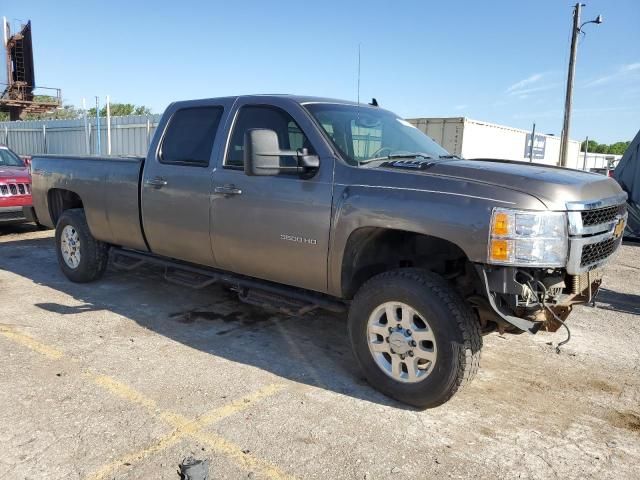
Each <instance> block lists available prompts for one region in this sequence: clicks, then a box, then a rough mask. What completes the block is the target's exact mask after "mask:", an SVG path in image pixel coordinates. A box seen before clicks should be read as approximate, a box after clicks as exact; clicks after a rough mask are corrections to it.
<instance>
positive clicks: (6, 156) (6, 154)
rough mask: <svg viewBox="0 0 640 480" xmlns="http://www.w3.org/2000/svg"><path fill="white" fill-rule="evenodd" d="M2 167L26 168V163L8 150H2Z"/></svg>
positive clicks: (0, 159)
mask: <svg viewBox="0 0 640 480" xmlns="http://www.w3.org/2000/svg"><path fill="white" fill-rule="evenodd" d="M0 167H24V162H23V161H22V160H20V157H18V156H17V155H16V154H15V153H13V152H12V151H11V150H9V149H8V148H0Z"/></svg>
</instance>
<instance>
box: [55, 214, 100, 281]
mask: <svg viewBox="0 0 640 480" xmlns="http://www.w3.org/2000/svg"><path fill="white" fill-rule="evenodd" d="M56 252H57V255H58V264H59V265H60V268H61V269H62V272H63V273H64V274H65V276H66V277H67V278H68V279H69V280H71V281H72V282H78V283H84V282H91V281H93V280H96V279H98V278H100V277H101V276H102V274H103V273H104V271H105V269H106V268H107V260H108V254H109V246H108V245H107V244H106V243H104V242H101V241H99V240H96V239H95V238H93V236H92V235H91V232H90V231H89V226H88V225H87V219H86V218H85V215H84V210H83V209H81V208H74V209H70V210H65V211H64V212H63V213H62V215H60V218H59V219H58V223H57V225H56Z"/></svg>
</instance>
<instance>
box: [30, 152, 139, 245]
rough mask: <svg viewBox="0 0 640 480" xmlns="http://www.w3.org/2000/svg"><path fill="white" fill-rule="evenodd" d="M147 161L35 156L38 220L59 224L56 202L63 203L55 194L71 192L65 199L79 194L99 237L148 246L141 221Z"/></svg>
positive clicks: (115, 158) (97, 157) (115, 242)
mask: <svg viewBox="0 0 640 480" xmlns="http://www.w3.org/2000/svg"><path fill="white" fill-rule="evenodd" d="M143 165H144V158H143V157H100V156H62V155H35V156H34V157H33V159H32V163H31V174H32V184H33V190H34V191H35V192H36V194H35V195H34V207H35V210H36V212H37V215H38V220H39V221H40V222H41V223H43V224H44V225H47V226H50V227H54V226H55V223H56V221H57V213H56V212H57V209H58V206H57V205H56V202H58V201H60V200H59V199H57V198H56V195H55V192H56V191H62V192H70V193H68V194H67V193H65V194H64V195H65V197H64V198H73V194H75V195H77V196H78V197H79V198H81V199H82V207H83V208H84V209H85V214H86V216H87V223H88V224H89V225H90V228H91V233H92V235H93V236H94V237H95V238H96V239H98V240H102V241H104V242H108V243H111V244H114V245H122V246H126V247H130V248H136V249H141V250H146V249H147V246H146V242H145V240H144V235H143V233H142V228H141V225H140V192H139V182H140V174H141V172H142V166H143ZM52 189H54V190H52ZM42 192H49V194H47V195H43V194H42Z"/></svg>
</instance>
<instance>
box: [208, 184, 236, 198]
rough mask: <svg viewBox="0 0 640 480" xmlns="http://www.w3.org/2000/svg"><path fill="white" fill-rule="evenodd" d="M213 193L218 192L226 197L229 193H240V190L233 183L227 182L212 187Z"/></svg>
mask: <svg viewBox="0 0 640 480" xmlns="http://www.w3.org/2000/svg"><path fill="white" fill-rule="evenodd" d="M213 193H218V194H221V195H224V196H225V197H226V196H230V195H242V190H241V189H240V188H238V187H236V186H235V185H233V184H227V185H222V186H220V187H215V188H214V189H213Z"/></svg>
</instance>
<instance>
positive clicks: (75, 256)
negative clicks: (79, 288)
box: [60, 225, 80, 268]
mask: <svg viewBox="0 0 640 480" xmlns="http://www.w3.org/2000/svg"><path fill="white" fill-rule="evenodd" d="M60 251H61V252H62V259H63V260H64V263H66V264H67V266H68V267H69V268H77V267H78V265H80V237H79V235H78V232H77V231H76V229H75V228H73V227H72V226H71V225H66V226H65V227H64V228H63V229H62V235H60Z"/></svg>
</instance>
